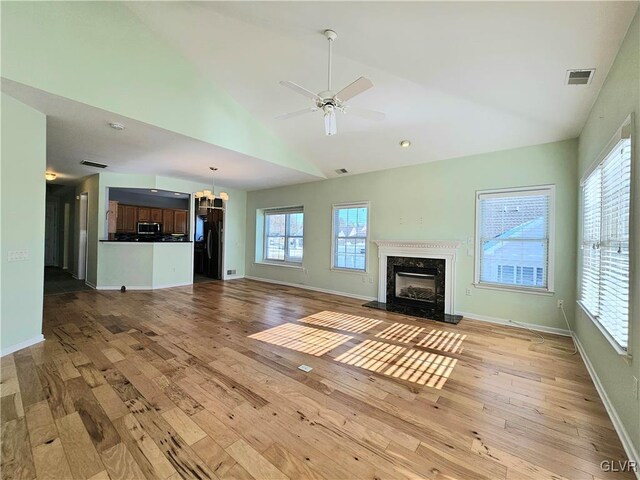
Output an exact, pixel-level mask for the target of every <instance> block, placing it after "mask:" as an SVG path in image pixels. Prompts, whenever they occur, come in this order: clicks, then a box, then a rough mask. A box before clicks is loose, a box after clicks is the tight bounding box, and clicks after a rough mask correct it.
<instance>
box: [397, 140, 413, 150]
mask: <svg viewBox="0 0 640 480" xmlns="http://www.w3.org/2000/svg"><path fill="white" fill-rule="evenodd" d="M400 146H401V147H402V148H409V147H410V146H411V142H410V141H409V140H400Z"/></svg>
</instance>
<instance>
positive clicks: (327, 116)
mask: <svg viewBox="0 0 640 480" xmlns="http://www.w3.org/2000/svg"><path fill="white" fill-rule="evenodd" d="M323 34H324V36H325V37H326V38H327V41H328V42H329V62H328V72H327V89H326V90H325V91H323V92H320V93H317V94H316V93H313V92H312V91H310V90H307V89H306V88H304V87H301V86H300V85H298V84H296V83H293V82H291V81H289V80H283V81H281V82H280V84H281V85H282V86H284V87H287V88H290V89H291V90H293V91H294V92H296V93H299V94H300V95H303V96H305V97H307V98H309V99H311V100H313V102H314V105H312V106H311V107H309V108H305V109H303V110H298V111H295V112H291V113H285V114H283V115H280V116H278V117H276V118H277V119H278V120H285V119H287V118H292V117H297V116H298V115H304V114H305V113H308V112H315V111H317V110H322V112H323V114H324V133H325V134H326V135H327V136H331V135H335V134H336V133H337V132H338V129H337V122H336V110H338V111H340V112H342V113H347V112H351V113H353V114H354V115H357V116H359V117H362V118H366V119H368V120H376V121H380V120H384V117H385V115H384V113H380V112H376V111H373V110H366V109H361V108H353V107H350V106H349V105H347V103H346V102H347V101H349V100H351V99H352V98H353V97H355V96H356V95H359V94H361V93H362V92H365V91H366V90H369V89H370V88H371V87H373V82H371V80H369V79H368V78H366V77H360V78H358V79H357V80H356V81H354V82H352V83H351V84H349V85H347V86H346V87H344V88H343V89H342V90H340V91H339V92H338V93H333V91H332V90H331V56H332V49H331V45H332V44H333V42H334V41H335V40H336V39H337V38H338V34H337V33H336V32H334V31H333V30H325V31H324V32H323Z"/></svg>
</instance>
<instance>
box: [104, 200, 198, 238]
mask: <svg viewBox="0 0 640 480" xmlns="http://www.w3.org/2000/svg"><path fill="white" fill-rule="evenodd" d="M114 203H115V202H114ZM113 207H114V210H115V205H114V206H113ZM117 212H118V214H117V218H116V219H115V225H116V230H115V231H116V232H117V233H137V232H138V222H153V223H160V224H162V233H163V234H165V235H171V234H172V233H175V234H178V235H186V234H187V233H189V211H188V210H176V209H173V208H151V207H137V206H135V205H122V204H118V205H117Z"/></svg>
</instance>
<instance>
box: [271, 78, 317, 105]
mask: <svg viewBox="0 0 640 480" xmlns="http://www.w3.org/2000/svg"><path fill="white" fill-rule="evenodd" d="M280 85H282V86H283V87H287V88H290V89H291V90H293V91H294V92H297V93H299V94H300V95H304V96H305V97H307V98H310V99H311V100H316V101H317V100H322V99H321V98H320V97H319V96H318V95H316V94H315V93H313V92H310V91H309V90H307V89H306V88H304V87H301V86H300V85H298V84H296V83H293V82H290V81H289V80H282V81H281V82H280Z"/></svg>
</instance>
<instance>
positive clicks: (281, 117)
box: [276, 107, 318, 120]
mask: <svg viewBox="0 0 640 480" xmlns="http://www.w3.org/2000/svg"><path fill="white" fill-rule="evenodd" d="M316 110H318V109H317V108H315V107H309V108H305V109H303V110H298V111H296V112H289V113H283V114H282V115H278V116H277V117H276V120H286V119H287V118H292V117H297V116H299V115H304V114H305V113H309V112H315V111H316Z"/></svg>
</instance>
